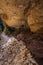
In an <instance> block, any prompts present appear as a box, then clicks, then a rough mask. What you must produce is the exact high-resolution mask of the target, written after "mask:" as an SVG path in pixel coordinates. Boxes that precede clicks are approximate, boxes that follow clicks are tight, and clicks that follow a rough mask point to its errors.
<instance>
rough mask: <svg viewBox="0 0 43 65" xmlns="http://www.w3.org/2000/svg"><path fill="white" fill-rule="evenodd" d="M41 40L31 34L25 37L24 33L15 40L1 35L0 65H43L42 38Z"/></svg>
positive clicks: (12, 37)
mask: <svg viewBox="0 0 43 65" xmlns="http://www.w3.org/2000/svg"><path fill="white" fill-rule="evenodd" d="M27 34H28V33H27ZM41 38H42V36H41ZM41 38H40V37H39V36H38V35H36V34H33V35H32V34H31V33H29V34H28V36H27V35H26V33H24V32H23V33H20V34H18V35H17V36H15V38H14V36H7V35H5V34H4V33H1V34H0V65H22V64H23V65H43V40H42V39H43V38H42V39H41ZM36 43H37V44H36Z"/></svg>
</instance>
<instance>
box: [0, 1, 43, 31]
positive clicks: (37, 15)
mask: <svg viewBox="0 0 43 65" xmlns="http://www.w3.org/2000/svg"><path fill="white" fill-rule="evenodd" d="M0 17H1V18H2V20H3V21H4V22H5V23H6V24H7V25H8V26H10V27H15V28H19V27H20V26H22V25H25V26H27V23H28V26H29V27H30V29H31V31H32V32H37V31H39V30H40V29H42V31H43V0H22V1H21V0H13V1H12V0H10V1H9V0H0Z"/></svg>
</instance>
